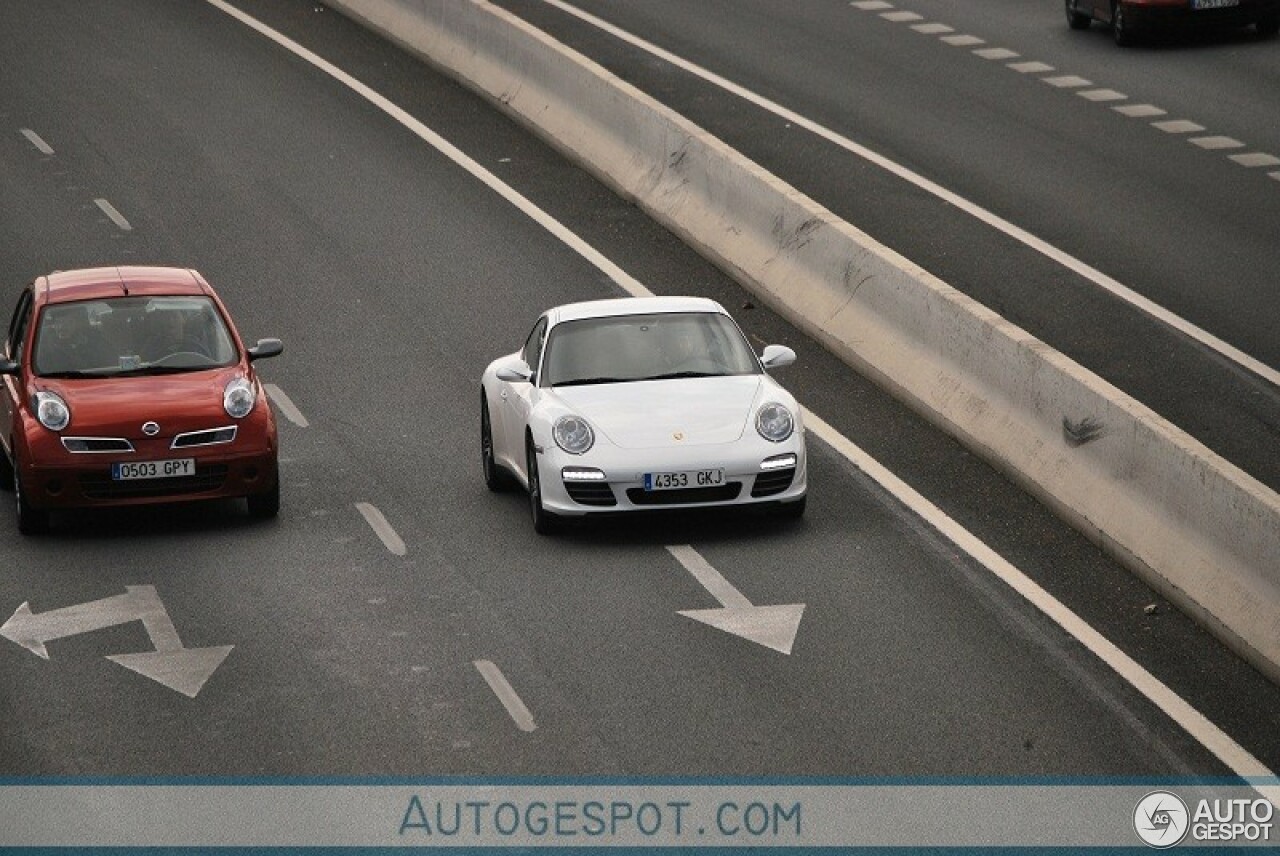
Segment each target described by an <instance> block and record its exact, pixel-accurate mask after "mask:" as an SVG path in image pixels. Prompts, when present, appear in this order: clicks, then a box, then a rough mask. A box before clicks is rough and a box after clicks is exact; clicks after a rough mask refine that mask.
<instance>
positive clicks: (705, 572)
mask: <svg viewBox="0 0 1280 856" xmlns="http://www.w3.org/2000/svg"><path fill="white" fill-rule="evenodd" d="M667 552H668V553H670V554H671V555H672V556H675V558H676V561H677V562H679V563H680V564H682V565H684V568H685V570H686V571H688V572H689V573H691V574H693V578H694V579H696V580H697V581H698V583H699V584H700V585H701V586H702V587H703V588H704V589H706V590H707V592H708V593H709V594H710V595H711V596H712V597H714V598H715V599H716V600H718V601H720V605H721V606H723V607H727V608H730V609H747V608H748V607H750V606H751V601H749V600H747V598H746V597H745V596H744V595H743V594H742V592H740V591H738V590H737V589H736V588H734V587H733V584H732V583H730V582H729V581H728V580H726V579H725V578H724V575H723V574H721V573H720V572H719V571H717V570H716V569H715V568H714V567H712V565H711V563H710V562H708V561H707V560H706V559H704V558H702V555H701V554H700V553H699V552H698V551H697V550H695V549H693V548H692V547H690V546H689V545H688V544H682V545H678V546H674V547H667Z"/></svg>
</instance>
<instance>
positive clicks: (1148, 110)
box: [1111, 104, 1168, 119]
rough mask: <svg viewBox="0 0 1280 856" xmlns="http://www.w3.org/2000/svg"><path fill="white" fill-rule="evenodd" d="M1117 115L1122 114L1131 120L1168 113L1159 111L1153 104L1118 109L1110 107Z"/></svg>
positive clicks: (1125, 106)
mask: <svg viewBox="0 0 1280 856" xmlns="http://www.w3.org/2000/svg"><path fill="white" fill-rule="evenodd" d="M1111 109H1112V110H1115V111H1116V112H1117V113H1123V114H1124V115H1125V116H1128V117H1130V118H1131V119H1149V118H1151V117H1152V116H1164V115H1166V113H1167V112H1168V111H1166V110H1161V109H1160V108H1159V107H1157V106H1155V105H1154V104H1125V105H1123V106H1120V107H1112V108H1111Z"/></svg>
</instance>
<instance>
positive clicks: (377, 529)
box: [356, 502, 409, 556]
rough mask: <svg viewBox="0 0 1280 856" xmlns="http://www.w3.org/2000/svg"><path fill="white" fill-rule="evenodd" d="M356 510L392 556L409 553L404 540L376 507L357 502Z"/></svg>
mask: <svg viewBox="0 0 1280 856" xmlns="http://www.w3.org/2000/svg"><path fill="white" fill-rule="evenodd" d="M356 510H357V511H359V512H360V514H361V515H362V516H363V517H364V519H365V522H366V523H368V524H369V527H370V528H371V529H373V532H374V534H375V535H377V536H378V538H379V539H380V540H381V541H382V543H383V545H384V546H385V547H386V548H387V549H388V550H390V551H391V552H392V553H393V554H394V555H396V556H403V555H405V554H406V553H407V552H408V551H409V550H408V548H407V547H406V546H405V544H404V539H402V538H401V537H400V536H399V535H398V534H397V533H396V530H395V529H394V528H393V527H392V526H391V524H390V523H388V522H387V518H386V517H384V516H383V515H382V512H381V511H379V510H378V509H377V508H376V507H374V506H373V505H370V504H369V503H367V502H357V503H356Z"/></svg>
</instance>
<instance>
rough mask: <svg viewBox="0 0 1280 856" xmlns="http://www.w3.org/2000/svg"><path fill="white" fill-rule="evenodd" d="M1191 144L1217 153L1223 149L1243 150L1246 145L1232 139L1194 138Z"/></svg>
mask: <svg viewBox="0 0 1280 856" xmlns="http://www.w3.org/2000/svg"><path fill="white" fill-rule="evenodd" d="M1191 142H1192V143H1193V144H1194V145H1197V146H1199V147H1200V148H1202V149H1208V150H1209V151H1211V152H1216V151H1219V150H1221V149H1243V148H1244V143H1242V142H1240V141H1239V140H1233V139H1231V137H1193V138H1192V139H1191Z"/></svg>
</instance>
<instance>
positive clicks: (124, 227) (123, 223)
mask: <svg viewBox="0 0 1280 856" xmlns="http://www.w3.org/2000/svg"><path fill="white" fill-rule="evenodd" d="M93 203H94V204H95V205H97V206H98V207H99V208H101V209H102V213H103V214H106V215H107V218H108V219H110V220H111V222H112V223H115V224H116V226H118V227H119V228H120V230H121V231H123V232H129V231H132V230H133V227H132V226H130V225H129V221H128V220H126V219H124V215H123V214H121V213H120V212H119V211H117V210H116V207H115V206H114V205H112V204H111V203H110V202H108V201H107V200H105V199H95V200H93Z"/></svg>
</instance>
